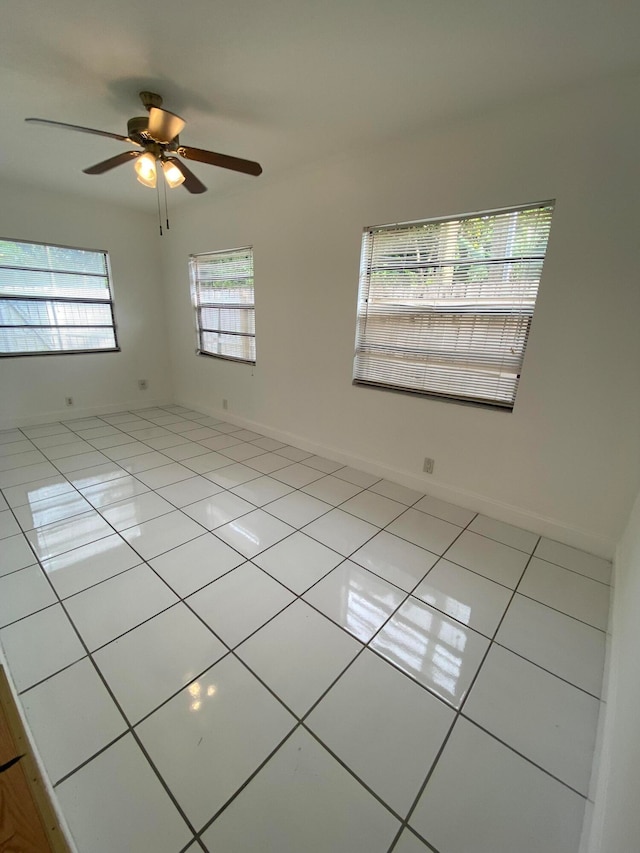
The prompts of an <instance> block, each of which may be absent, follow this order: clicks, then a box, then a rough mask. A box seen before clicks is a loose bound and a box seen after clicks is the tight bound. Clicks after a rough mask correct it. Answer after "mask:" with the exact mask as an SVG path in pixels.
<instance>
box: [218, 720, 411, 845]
mask: <svg viewBox="0 0 640 853" xmlns="http://www.w3.org/2000/svg"><path fill="white" fill-rule="evenodd" d="M319 804H321V805H320V807H319ZM399 826H400V824H399V822H398V821H397V820H396V819H395V818H394V817H393V816H392V815H391V814H389V812H388V811H387V810H386V809H385V808H384V806H382V805H381V804H380V803H379V802H378V801H377V800H375V799H374V798H373V797H372V796H371V794H369V792H368V791H366V790H365V789H364V788H363V787H362V786H360V785H358V783H357V782H356V781H355V779H354V778H353V777H352V776H350V775H349V774H348V773H347V772H346V771H345V770H344V769H343V768H342V767H341V766H340V765H339V764H338V762H337V761H336V760H335V759H334V758H332V756H331V755H330V754H329V753H328V752H327V751H326V750H324V749H323V748H322V747H321V746H320V744H318V743H317V742H316V741H315V740H314V739H313V738H312V737H311V736H310V735H309V734H307V733H306V732H304V731H301V730H299V731H297V732H295V734H294V735H292V736H291V738H290V739H289V740H288V741H287V743H286V744H285V745H284V746H283V747H282V749H281V750H280V751H279V752H278V753H276V755H275V757H274V758H273V759H272V760H271V761H270V762H269V763H268V764H267V765H266V767H265V768H263V770H261V771H260V773H259V774H258V775H257V776H256V777H255V778H254V779H253V780H252V781H251V782H250V783H249V785H248V786H247V787H246V788H245V790H244V791H243V792H242V793H241V794H240V796H239V797H238V798H237V799H236V800H235V801H234V802H233V803H232V804H231V805H230V806H229V808H228V809H227V810H226V811H225V812H223V814H222V815H221V816H220V817H219V818H218V820H217V821H216V822H215V823H214V824H213V826H212V827H211V828H210V829H208V830H207V831H206V832H205V833H204V835H203V841H204V844H205V848H206V849H207V850H209V851H216V853H218V851H220V853H223V851H225V853H231V851H235V850H247V851H249V850H270V851H271V850H274V851H275V850H278V851H281V853H299V851H301V850H309V849H313V844H314V842H313V839H316V838H317V839H321V844H322V847H320V846H319V845H315V846H316V849H323V848H324V849H325V850H327V851H329V850H330V851H331V853H353V851H355V850H362V851H365V850H366V851H367V853H385V851H386V850H388V848H389V845H390V844H391V842H392V841H393V838H394V836H395V834H396V832H397V831H398V828H399Z"/></svg>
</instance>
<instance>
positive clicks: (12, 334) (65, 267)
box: [0, 240, 118, 355]
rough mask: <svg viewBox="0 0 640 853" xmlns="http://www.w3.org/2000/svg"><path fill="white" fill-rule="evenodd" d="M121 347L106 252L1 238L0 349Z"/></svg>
mask: <svg viewBox="0 0 640 853" xmlns="http://www.w3.org/2000/svg"><path fill="white" fill-rule="evenodd" d="M117 349H118V344H117V341H116V332H115V321H114V315H113V301H112V298H111V286H110V282H109V267H108V262H107V254H106V252H96V251H91V250H88V249H72V248H67V247H64V246H49V245H46V244H42V243H28V242H20V241H16V240H0V355H34V354H47V353H49V354H50V353H64V352H67V353H71V352H94V351H99V350H117Z"/></svg>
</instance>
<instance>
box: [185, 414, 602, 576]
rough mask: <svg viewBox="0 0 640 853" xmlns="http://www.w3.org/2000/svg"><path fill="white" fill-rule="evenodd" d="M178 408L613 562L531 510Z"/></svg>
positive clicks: (281, 433)
mask: <svg viewBox="0 0 640 853" xmlns="http://www.w3.org/2000/svg"><path fill="white" fill-rule="evenodd" d="M176 404H177V405H180V406H185V408H189V409H194V410H196V411H201V412H203V413H204V414H206V415H210V416H211V417H216V418H221V419H223V420H225V421H229V422H231V423H234V424H238V425H239V426H243V427H246V428H247V429H252V430H255V431H256V432H260V433H261V434H262V435H266V436H268V437H269V438H275V439H277V440H278V441H284V442H286V443H287V444H293V445H295V446H296V447H300V448H302V449H303V450H308V451H309V453H315V454H317V455H318V456H326V457H327V458H329V459H333V460H335V461H336V462H342V463H343V464H344V465H351V466H353V467H354V468H359V469H360V470H362V471H366V472H367V473H369V474H373V475H375V476H377V477H383V478H384V479H386V480H392V481H393V482H394V483H400V485H403V486H407V487H408V488H410V489H415V490H416V491H419V492H422V493H423V494H424V493H428V494H429V495H431V496H432V497H434V498H438V499H439V500H443V501H449V502H450V503H454V504H457V505H458V506H462V507H465V508H466V509H470V510H473V511H474V512H480V513H482V514H483V515H488V516H491V518H496V519H498V520H499V521H504V522H506V523H507V524H513V525H515V526H516V527H522V528H524V529H525V530H531V531H533V532H534V533H538V534H539V535H540V536H545V537H547V538H549V539H554V540H556V541H557V542H562V543H564V544H565V545H571V546H572V547H574V548H579V549H580V550H582V551H587V552H588V553H590V554H597V555H598V556H600V557H605V558H606V559H608V560H610V559H612V557H613V555H614V552H615V547H616V543H615V541H614V540H613V539H608V538H606V537H603V536H598V535H597V534H594V533H592V532H591V531H588V530H582V529H580V528H577V527H572V526H571V525H569V524H566V523H564V522H561V521H557V520H555V519H553V518H548V517H546V516H543V515H538V514H537V513H534V512H531V511H530V510H526V509H522V508H520V507H517V506H513V505H511V504H507V503H503V502H501V501H497V500H495V499H494V498H490V497H488V496H486V495H481V494H478V493H476V492H470V491H466V490H464V489H459V488H455V487H453V486H449V485H447V484H446V483H442V482H440V481H438V480H437V479H433V477H430V478H429V487H428V489H426V488H425V482H424V480H423V479H422V478H420V477H416V476H415V475H414V474H411V473H409V472H407V471H402V470H400V469H398V468H392V467H390V466H388V465H382V464H380V462H378V461H377V460H375V459H369V458H367V457H364V456H358V455H356V454H352V453H345V451H344V450H341V449H340V448H337V447H331V446H329V445H325V444H321V443H319V442H314V441H309V440H308V439H307V438H306V437H305V436H301V435H296V434H295V433H291V432H287V431H286V430H280V429H274V428H272V427H269V426H266V425H265V424H263V423H259V422H258V421H253V420H251V419H249V418H243V417H239V416H238V415H235V414H231V413H230V412H228V411H225V410H223V409H218V408H213V407H211V406H204V405H203V404H202V402H197V403H196V402H193V401H191V400H181V399H178V400H177V401H176Z"/></svg>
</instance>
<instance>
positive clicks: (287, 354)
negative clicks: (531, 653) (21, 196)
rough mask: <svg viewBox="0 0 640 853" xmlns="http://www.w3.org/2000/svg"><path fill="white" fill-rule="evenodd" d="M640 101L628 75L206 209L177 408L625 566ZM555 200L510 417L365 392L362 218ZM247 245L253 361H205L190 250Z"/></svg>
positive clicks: (183, 236)
mask: <svg viewBox="0 0 640 853" xmlns="http://www.w3.org/2000/svg"><path fill="white" fill-rule="evenodd" d="M637 94H638V81H637V79H636V80H634V79H631V80H616V81H614V82H612V84H611V85H606V86H602V87H600V88H598V89H593V90H581V91H579V92H577V93H569V94H567V95H566V96H565V95H558V96H557V97H555V98H553V99H552V100H547V101H542V102H536V103H531V104H526V105H518V106H515V107H513V108H512V109H510V110H505V111H502V112H496V113H495V114H493V115H489V116H484V117H477V118H472V119H469V120H467V121H465V122H460V123H458V124H455V125H450V126H448V127H444V128H440V129H438V130H431V131H424V132H423V133H420V134H416V135H414V136H412V137H411V138H408V139H404V140H400V141H397V142H394V143H393V144H392V143H389V144H388V145H386V146H385V147H383V148H379V149H376V150H373V151H367V152H362V154H361V155H360V156H358V157H356V158H353V157H352V158H346V157H345V158H343V159H341V160H334V161H332V162H330V163H325V164H322V165H318V167H317V168H311V169H308V170H306V171H304V172H299V173H296V174H290V175H287V176H282V177H281V178H280V177H277V176H274V177H271V178H270V177H269V172H268V164H265V166H266V169H265V175H263V176H262V177H261V178H258V179H251V178H247V179H246V186H247V189H246V191H243V192H239V193H237V194H235V195H229V196H226V197H220V198H215V197H211V194H209V197H207V196H203V197H201V198H198V199H193V203H192V204H190V205H186V206H183V207H181V208H180V209H179V211H177V213H176V215H175V216H174V218H173V222H172V230H171V237H170V239H169V240H168V241H166V242H165V244H164V246H163V249H164V251H165V275H166V292H167V308H168V312H169V316H170V317H171V323H170V334H171V359H172V369H173V384H174V389H175V392H176V398H177V399H178V400H179V401H181V402H185V403H187V404H190V405H194V406H200V407H201V408H205V409H207V410H208V411H217V410H219V409H220V406H221V401H222V399H223V398H226V399H228V400H229V415H230V416H231V417H232V418H236V419H238V420H240V421H242V422H247V423H248V422H253V423H256V424H258V425H260V427H261V428H263V430H266V431H271V434H284V432H286V431H288V432H290V433H291V434H292V438H296V439H297V440H298V441H299V442H300V443H306V445H307V446H309V447H314V448H319V449H320V450H323V451H325V452H326V453H327V454H332V453H333V455H334V456H335V455H340V454H342V455H341V456H340V458H348V459H352V460H353V461H355V462H357V463H358V464H361V465H362V466H364V467H369V468H370V469H371V470H375V471H376V472H378V473H381V474H385V473H386V474H388V475H389V476H394V477H395V478H396V479H399V480H401V481H402V482H406V483H407V484H413V485H414V486H418V487H421V488H423V489H424V490H429V491H430V492H431V493H433V494H436V495H439V496H440V497H444V498H449V499H453V500H457V501H458V502H460V503H463V504H467V505H469V506H472V507H474V508H477V509H484V510H485V511H489V512H491V513H492V514H494V515H495V516H497V517H502V518H504V519H505V520H508V521H509V520H510V521H513V522H515V523H520V524H523V525H525V526H528V527H531V528H533V529H537V530H538V531H539V532H542V533H546V534H547V535H555V536H556V537H557V538H559V539H563V540H564V541H567V542H569V543H571V544H575V545H578V546H579V547H584V548H587V549H588V550H592V551H596V552H599V553H603V554H606V555H609V556H610V555H611V553H612V550H613V543H614V542H615V541H616V540H617V538H618V536H619V534H620V532H621V521H620V519H622V518H624V517H625V516H626V514H627V512H628V510H629V507H630V505H631V501H632V498H633V495H634V494H635V492H636V490H637V487H638V479H639V476H638V475H639V470H640V446H639V444H638V441H637V436H638V434H639V433H640V399H639V396H638V394H637V381H638V380H637V373H638V366H639V365H640V335H639V334H638V332H637V323H638V317H639V316H640V288H639V287H638V275H637V273H638V264H637V226H638V217H637V213H636V211H637V198H636V194H635V193H632V192H630V191H629V181H630V176H631V175H633V174H634V173H635V170H636V168H637V157H638V152H637V139H638V138H639V136H640V133H639V130H640V128H639V127H638V118H637V111H635V110H631V109H630V108H629V104H631V103H635V102H636V100H637ZM419 109H420V110H421V111H423V112H425V113H426V112H427V111H428V105H426V104H421V105H419ZM256 154H257V155H259V152H256ZM258 159H259V157H258ZM549 198H555V199H557V206H556V212H555V215H554V221H553V225H552V230H551V239H550V244H549V249H548V255H547V260H546V262H545V268H544V273H543V280H542V287H541V291H540V295H539V300H538V307H537V310H536V316H535V319H534V323H533V328H532V333H531V338H530V344H529V349H528V352H527V356H526V360H525V365H524V371H523V377H522V381H521V387H520V391H519V394H518V399H517V402H516V407H515V410H514V412H513V413H511V414H509V413H504V412H497V411H491V410H484V409H480V408H474V407H468V406H460V405H456V404H452V403H447V402H442V401H436V400H430V399H426V398H417V397H412V396H408V395H401V394H394V393H388V392H384V391H378V390H373V389H366V388H356V387H353V386H352V384H351V370H352V358H353V343H354V331H355V311H356V294H357V284H358V264H359V253H360V239H361V233H362V229H363V227H364V226H367V225H374V224H380V223H387V222H396V221H407V220H412V219H418V218H426V217H435V216H438V215H445V214H456V213H464V212H466V211H474V210H482V209H491V208H497V207H503V206H508V205H514V204H519V203H524V202H531V201H538V200H544V199H549ZM244 245H253V247H254V257H255V281H256V306H257V320H256V322H257V354H258V355H257V358H258V363H257V366H256V367H255V369H252V368H251V367H248V366H245V365H238V364H230V363H228V362H224V361H216V360H215V359H211V358H206V357H202V356H200V357H198V356H196V355H195V353H194V347H195V338H194V333H193V317H192V310H191V305H190V295H189V282H188V274H187V256H188V254H189V253H193V252H203V251H208V250H214V249H223V248H230V247H237V246H244ZM427 455H428V456H431V457H433V458H435V460H436V467H435V473H434V475H433V476H432V477H427V475H423V474H422V473H421V471H422V461H423V457H424V456H427Z"/></svg>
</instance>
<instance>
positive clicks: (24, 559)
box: [0, 533, 36, 575]
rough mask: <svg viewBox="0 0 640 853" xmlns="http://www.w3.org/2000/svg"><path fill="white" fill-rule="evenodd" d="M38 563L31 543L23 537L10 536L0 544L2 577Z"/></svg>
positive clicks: (0, 570) (19, 535)
mask: <svg viewBox="0 0 640 853" xmlns="http://www.w3.org/2000/svg"><path fill="white" fill-rule="evenodd" d="M35 562H36V558H35V556H34V554H33V551H32V550H31V548H30V547H29V543H28V542H27V540H26V539H25V537H24V536H23V535H22V533H18V534H17V535H16V536H10V537H9V538H8V539H4V540H3V541H2V543H0V575H8V574H10V573H11V572H16V571H18V569H24V568H26V567H27V566H32V565H33V564H34V563H35Z"/></svg>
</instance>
